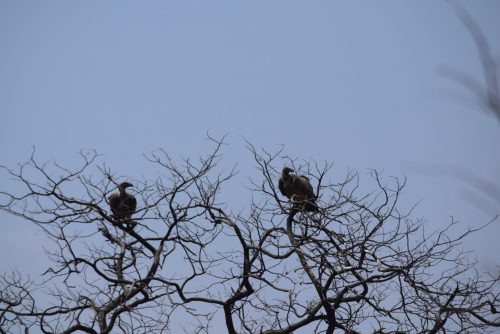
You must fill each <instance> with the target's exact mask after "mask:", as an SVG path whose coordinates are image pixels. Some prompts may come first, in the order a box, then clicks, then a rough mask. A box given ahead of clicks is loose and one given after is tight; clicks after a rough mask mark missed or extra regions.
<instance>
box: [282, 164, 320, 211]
mask: <svg viewBox="0 0 500 334" xmlns="http://www.w3.org/2000/svg"><path fill="white" fill-rule="evenodd" d="M291 172H293V170H292V169H291V168H288V167H285V168H283V172H282V173H281V177H280V179H279V182H278V187H279V189H280V192H281V194H283V196H286V197H287V198H288V199H289V200H290V201H292V202H294V203H303V204H304V205H303V209H304V210H305V211H317V210H318V207H317V206H316V196H315V195H314V189H313V187H312V185H311V182H310V181H309V178H308V177H306V176H303V175H296V174H290V173H291Z"/></svg>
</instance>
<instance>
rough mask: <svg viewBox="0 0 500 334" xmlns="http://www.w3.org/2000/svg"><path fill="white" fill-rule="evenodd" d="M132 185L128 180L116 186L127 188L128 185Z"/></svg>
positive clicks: (121, 188)
mask: <svg viewBox="0 0 500 334" xmlns="http://www.w3.org/2000/svg"><path fill="white" fill-rule="evenodd" d="M133 186H134V185H133V184H132V183H129V182H122V183H120V185H119V186H118V188H119V189H120V190H125V188H128V187H133Z"/></svg>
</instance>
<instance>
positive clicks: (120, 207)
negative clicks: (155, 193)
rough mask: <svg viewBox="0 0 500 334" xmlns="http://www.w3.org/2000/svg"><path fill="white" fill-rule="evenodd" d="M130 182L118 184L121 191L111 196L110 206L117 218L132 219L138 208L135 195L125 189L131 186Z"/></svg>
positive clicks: (109, 199)
mask: <svg viewBox="0 0 500 334" xmlns="http://www.w3.org/2000/svg"><path fill="white" fill-rule="evenodd" d="M131 186H132V185H131V184H130V183H128V182H123V183H121V184H120V185H119V186H118V189H119V191H120V192H118V193H114V194H112V195H111V196H109V198H108V201H109V206H110V208H111V212H113V216H114V218H115V219H119V220H123V219H130V218H131V217H132V215H133V214H134V212H135V209H136V208H137V200H136V199H135V197H134V196H133V195H131V194H129V193H127V192H126V191H125V188H127V187H131Z"/></svg>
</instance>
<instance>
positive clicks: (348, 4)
mask: <svg viewBox="0 0 500 334" xmlns="http://www.w3.org/2000/svg"><path fill="white" fill-rule="evenodd" d="M465 7H466V8H467V9H468V10H469V11H470V13H471V15H472V16H473V17H474V18H475V19H476V20H477V22H478V23H479V25H480V26H481V28H482V29H483V31H484V33H485V35H486V36H487V37H488V39H489V41H490V43H491V46H492V49H493V51H494V53H495V55H497V56H498V54H499V52H500V39H499V38H498V36H499V33H500V20H499V19H498V16H499V13H500V2H499V1H468V2H466V3H465ZM0 48H1V52H0V113H1V114H0V115H1V119H0V120H1V121H0V143H1V144H0V164H3V165H7V166H10V167H13V166H15V164H16V163H19V162H22V161H25V160H26V159H27V158H28V157H29V154H30V152H31V148H32V146H33V145H35V146H36V149H37V155H38V157H39V158H40V160H43V161H45V160H49V159H51V158H56V160H57V161H59V162H61V163H62V164H65V163H66V164H69V165H71V164H72V163H73V161H74V160H75V158H76V157H77V153H78V151H79V150H80V149H82V148H93V149H96V150H97V151H98V152H99V153H101V154H103V157H102V159H101V161H105V162H106V163H107V164H108V165H109V166H110V167H111V168H112V169H113V170H114V171H115V172H117V173H118V174H120V175H124V176H130V177H131V178H139V177H141V176H145V177H149V174H148V173H153V172H155V170H154V169H152V170H150V169H148V168H150V167H148V166H149V165H148V163H147V162H146V160H145V159H144V158H143V157H142V154H143V153H148V152H150V151H151V150H154V149H156V148H164V149H166V150H167V151H168V152H169V153H170V154H171V155H172V156H174V157H179V156H185V157H187V156H191V157H197V156H198V155H200V154H204V153H205V152H207V150H208V149H209V144H208V143H207V142H206V141H205V139H204V138H205V136H206V132H207V131H208V132H209V133H210V134H211V135H213V136H215V137H220V136H222V135H224V134H226V133H229V137H228V142H229V143H230V145H229V146H228V147H227V148H226V149H225V151H224V152H225V159H226V162H227V163H232V162H239V169H240V171H241V173H240V174H239V175H238V179H237V180H235V183H234V184H232V185H231V186H229V187H228V188H227V194H228V195H229V196H230V197H233V198H237V199H238V201H239V203H237V204H239V205H240V206H241V207H243V206H244V205H245V203H246V201H247V200H248V199H249V198H250V194H249V193H248V191H247V190H246V189H244V188H243V185H244V182H245V181H246V180H247V178H248V177H249V176H252V175H256V173H257V172H256V171H255V170H254V169H253V167H254V165H255V164H254V163H253V162H252V160H251V156H250V154H249V152H248V151H247V150H245V142H244V140H243V139H242V137H244V138H246V139H248V140H249V141H250V142H252V143H253V144H254V145H255V146H257V147H265V148H267V149H269V150H274V149H277V148H278V147H279V145H281V144H284V145H285V147H286V152H287V153H289V154H290V155H292V156H296V157H300V158H304V159H306V160H313V159H314V160H317V161H320V162H321V161H324V160H328V161H332V162H333V163H334V164H335V168H334V170H333V171H332V175H331V177H332V178H334V179H335V178H337V179H341V178H342V176H343V175H344V174H345V172H346V171H347V170H348V169H356V170H359V171H360V172H361V173H362V174H363V175H364V174H366V173H367V171H368V169H369V168H375V169H383V170H384V175H386V176H391V175H394V176H403V175H406V176H407V177H408V186H407V188H406V190H405V197H404V200H403V204H404V205H407V206H408V207H409V206H410V205H411V204H413V203H415V202H418V201H421V203H420V204H419V206H418V207H417V209H416V211H415V213H414V215H413V217H424V218H425V219H426V224H428V226H429V227H428V229H432V228H433V227H434V226H441V225H443V224H444V223H446V222H448V221H449V219H450V216H453V217H454V218H455V219H457V220H460V221H461V222H463V223H464V226H468V225H470V226H474V227H477V226H479V225H480V224H482V223H485V222H487V221H488V220H490V219H492V218H493V217H494V216H495V215H496V214H497V213H499V211H500V208H499V206H498V205H496V206H495V205H494V204H493V203H490V202H488V201H487V200H486V199H485V198H484V197H481V196H482V195H481V194H480V193H479V192H477V191H475V190H474V189H473V187H471V186H470V185H469V183H468V181H467V180H464V179H463V177H456V176H455V177H453V176H450V175H449V174H451V173H450V171H457V170H460V169H465V170H468V171H470V172H471V173H473V174H474V175H477V176H480V177H482V178H485V179H487V180H490V181H491V182H492V183H496V184H497V185H498V184H500V158H499V154H498V152H499V151H498V145H499V143H500V124H499V123H498V122H497V121H496V119H495V118H493V117H491V116H489V115H487V114H485V113H482V112H481V108H480V107H479V106H478V103H477V100H476V98H475V97H474V96H472V95H471V94H470V93H469V92H467V91H465V90H464V89H463V88H462V87H460V86H459V85H457V84H456V83H454V82H451V81H449V80H447V79H446V78H444V77H443V76H442V75H440V74H439V73H440V69H442V68H443V67H450V68H455V69H458V70H460V71H463V72H466V73H468V74H471V75H473V76H474V77H476V78H478V79H479V80H482V72H481V65H480V62H479V57H478V53H477V50H476V48H475V45H474V43H473V41H472V39H471V37H470V35H469V33H468V32H467V31H466V29H465V28H464V26H463V25H462V24H461V23H460V21H459V20H458V18H457V16H456V14H455V13H454V12H453V10H452V8H451V7H450V6H449V5H448V4H447V3H446V2H445V1H377V2H375V1H365V2H361V1H314V2H313V1H289V0H287V1H251V2H250V1H246V2H243V1H196V2H195V1H176V2H173V1H141V2H138V1H122V0H120V1H2V2H0ZM497 59H498V57H497ZM151 175H152V174H151ZM367 178H368V177H365V178H364V179H367ZM0 184H1V190H5V188H6V187H8V190H10V189H14V188H12V187H14V185H12V184H11V183H10V182H9V181H8V179H7V177H6V176H5V175H4V174H2V175H0ZM238 201H235V202H238ZM237 210H238V208H235V211H237ZM0 218H1V224H2V226H3V227H2V233H0V268H1V269H3V270H4V269H9V268H10V269H11V268H18V269H19V270H20V271H22V272H29V273H31V274H32V275H35V276H36V275H39V274H40V273H41V271H42V270H43V268H45V267H46V265H47V260H46V258H45V256H44V255H43V253H42V245H44V244H45V243H46V242H45V241H44V239H43V237H42V234H41V233H40V232H37V229H36V228H35V227H34V226H32V225H30V224H29V223H27V222H22V221H20V220H19V219H17V218H14V217H10V216H6V215H5V214H1V215H0ZM498 235H500V221H497V222H495V224H493V225H492V226H490V227H489V228H488V229H487V230H484V231H482V232H480V233H479V234H477V235H476V236H475V237H474V238H473V239H471V240H470V241H469V242H467V243H466V245H465V247H464V248H466V249H474V250H475V251H476V252H477V253H476V254H477V256H478V257H479V259H480V262H481V268H480V269H481V270H487V269H493V268H494V267H495V266H496V265H498V264H499V262H498V254H500V243H498Z"/></svg>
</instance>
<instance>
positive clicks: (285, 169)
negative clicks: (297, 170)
mask: <svg viewBox="0 0 500 334" xmlns="http://www.w3.org/2000/svg"><path fill="white" fill-rule="evenodd" d="M293 172H294V170H293V169H291V168H290V167H285V168H283V171H282V172H281V173H282V174H283V175H288V174H290V173H293Z"/></svg>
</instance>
